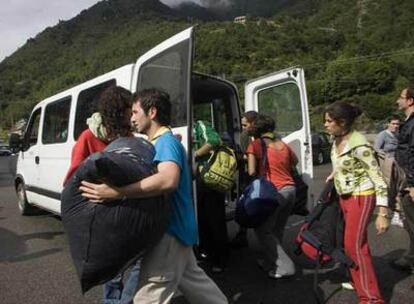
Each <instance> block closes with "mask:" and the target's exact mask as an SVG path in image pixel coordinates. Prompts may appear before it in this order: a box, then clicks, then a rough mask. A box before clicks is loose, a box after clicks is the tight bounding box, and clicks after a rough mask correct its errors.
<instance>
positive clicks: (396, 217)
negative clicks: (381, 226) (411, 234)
mask: <svg viewBox="0 0 414 304" xmlns="http://www.w3.org/2000/svg"><path fill="white" fill-rule="evenodd" d="M391 225H394V226H398V227H401V228H403V227H404V223H403V221H402V218H401V215H400V213H399V212H394V214H393V216H392V219H391Z"/></svg>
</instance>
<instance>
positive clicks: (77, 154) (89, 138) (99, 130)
mask: <svg viewBox="0 0 414 304" xmlns="http://www.w3.org/2000/svg"><path fill="white" fill-rule="evenodd" d="M97 102H98V112H96V113H93V115H92V116H91V117H90V118H88V119H87V121H86V124H87V125H88V128H87V129H86V130H85V131H83V132H82V133H81V135H80V136H79V138H78V140H77V142H76V144H75V145H74V146H73V148H72V158H71V163H70V167H69V170H68V173H67V174H66V177H65V180H64V182H63V185H66V183H67V182H68V181H69V179H70V178H71V177H72V175H73V174H74V173H75V171H76V170H77V169H78V167H79V166H80V164H81V163H82V161H83V160H85V159H86V158H87V157H88V156H89V155H91V154H93V153H95V152H100V151H102V150H103V149H105V147H106V146H107V145H108V144H109V143H110V142H111V141H113V140H115V139H117V138H118V137H122V136H130V135H131V133H130V128H131V127H130V118H131V107H132V103H131V93H130V92H129V91H128V90H126V89H124V88H121V87H117V86H110V87H109V88H107V89H105V90H104V91H103V92H102V94H101V95H100V96H99V99H98V101H97Z"/></svg>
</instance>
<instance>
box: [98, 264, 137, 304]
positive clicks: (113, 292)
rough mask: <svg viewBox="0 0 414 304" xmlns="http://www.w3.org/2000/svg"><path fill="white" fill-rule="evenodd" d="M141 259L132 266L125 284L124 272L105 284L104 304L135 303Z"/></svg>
mask: <svg viewBox="0 0 414 304" xmlns="http://www.w3.org/2000/svg"><path fill="white" fill-rule="evenodd" d="M140 268H141V260H138V261H137V262H136V263H135V264H134V265H133V266H132V268H131V271H130V273H129V276H128V279H127V280H126V282H125V284H124V283H123V282H122V279H123V276H124V273H122V274H119V275H117V276H116V277H115V278H113V279H112V280H111V281H109V282H107V283H105V285H104V297H103V301H102V303H103V304H133V302H134V295H135V293H136V292H137V289H138V279H139V271H140Z"/></svg>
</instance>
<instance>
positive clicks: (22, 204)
mask: <svg viewBox="0 0 414 304" xmlns="http://www.w3.org/2000/svg"><path fill="white" fill-rule="evenodd" d="M16 193H17V205H18V207H19V211H20V214H21V215H32V214H35V210H36V209H35V207H33V206H32V205H30V204H29V203H28V201H27V197H26V191H25V190H24V183H23V182H20V183H19V184H18V185H17V188H16Z"/></svg>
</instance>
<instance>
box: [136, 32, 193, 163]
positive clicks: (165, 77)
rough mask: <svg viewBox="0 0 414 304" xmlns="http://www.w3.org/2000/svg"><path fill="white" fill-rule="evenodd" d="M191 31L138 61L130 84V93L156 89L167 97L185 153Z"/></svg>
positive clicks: (161, 45)
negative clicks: (165, 93)
mask: <svg viewBox="0 0 414 304" xmlns="http://www.w3.org/2000/svg"><path fill="white" fill-rule="evenodd" d="M193 30H194V28H193V27H190V28H188V29H186V30H184V31H182V32H180V33H178V34H176V35H174V36H173V37H171V38H169V39H167V40H165V41H164V42H162V43H160V44H159V45H157V46H156V47H154V48H153V49H151V50H150V51H148V52H147V53H145V54H144V55H142V56H141V57H140V58H138V60H137V62H136V64H135V67H134V72H133V73H134V74H133V77H132V83H131V91H132V92H136V91H140V90H143V89H149V88H159V89H162V90H164V91H166V92H167V93H168V94H169V95H170V99H171V102H172V111H171V114H172V117H171V118H172V121H171V127H172V128H173V132H174V134H175V135H176V136H177V137H178V138H180V139H181V142H182V144H183V145H184V147H185V148H186V150H187V151H188V148H189V147H190V146H191V145H190V142H189V141H190V140H191V133H190V132H191V125H192V122H191V115H190V113H191V102H190V98H191V96H190V85H191V64H192V58H193ZM189 155H190V153H189Z"/></svg>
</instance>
